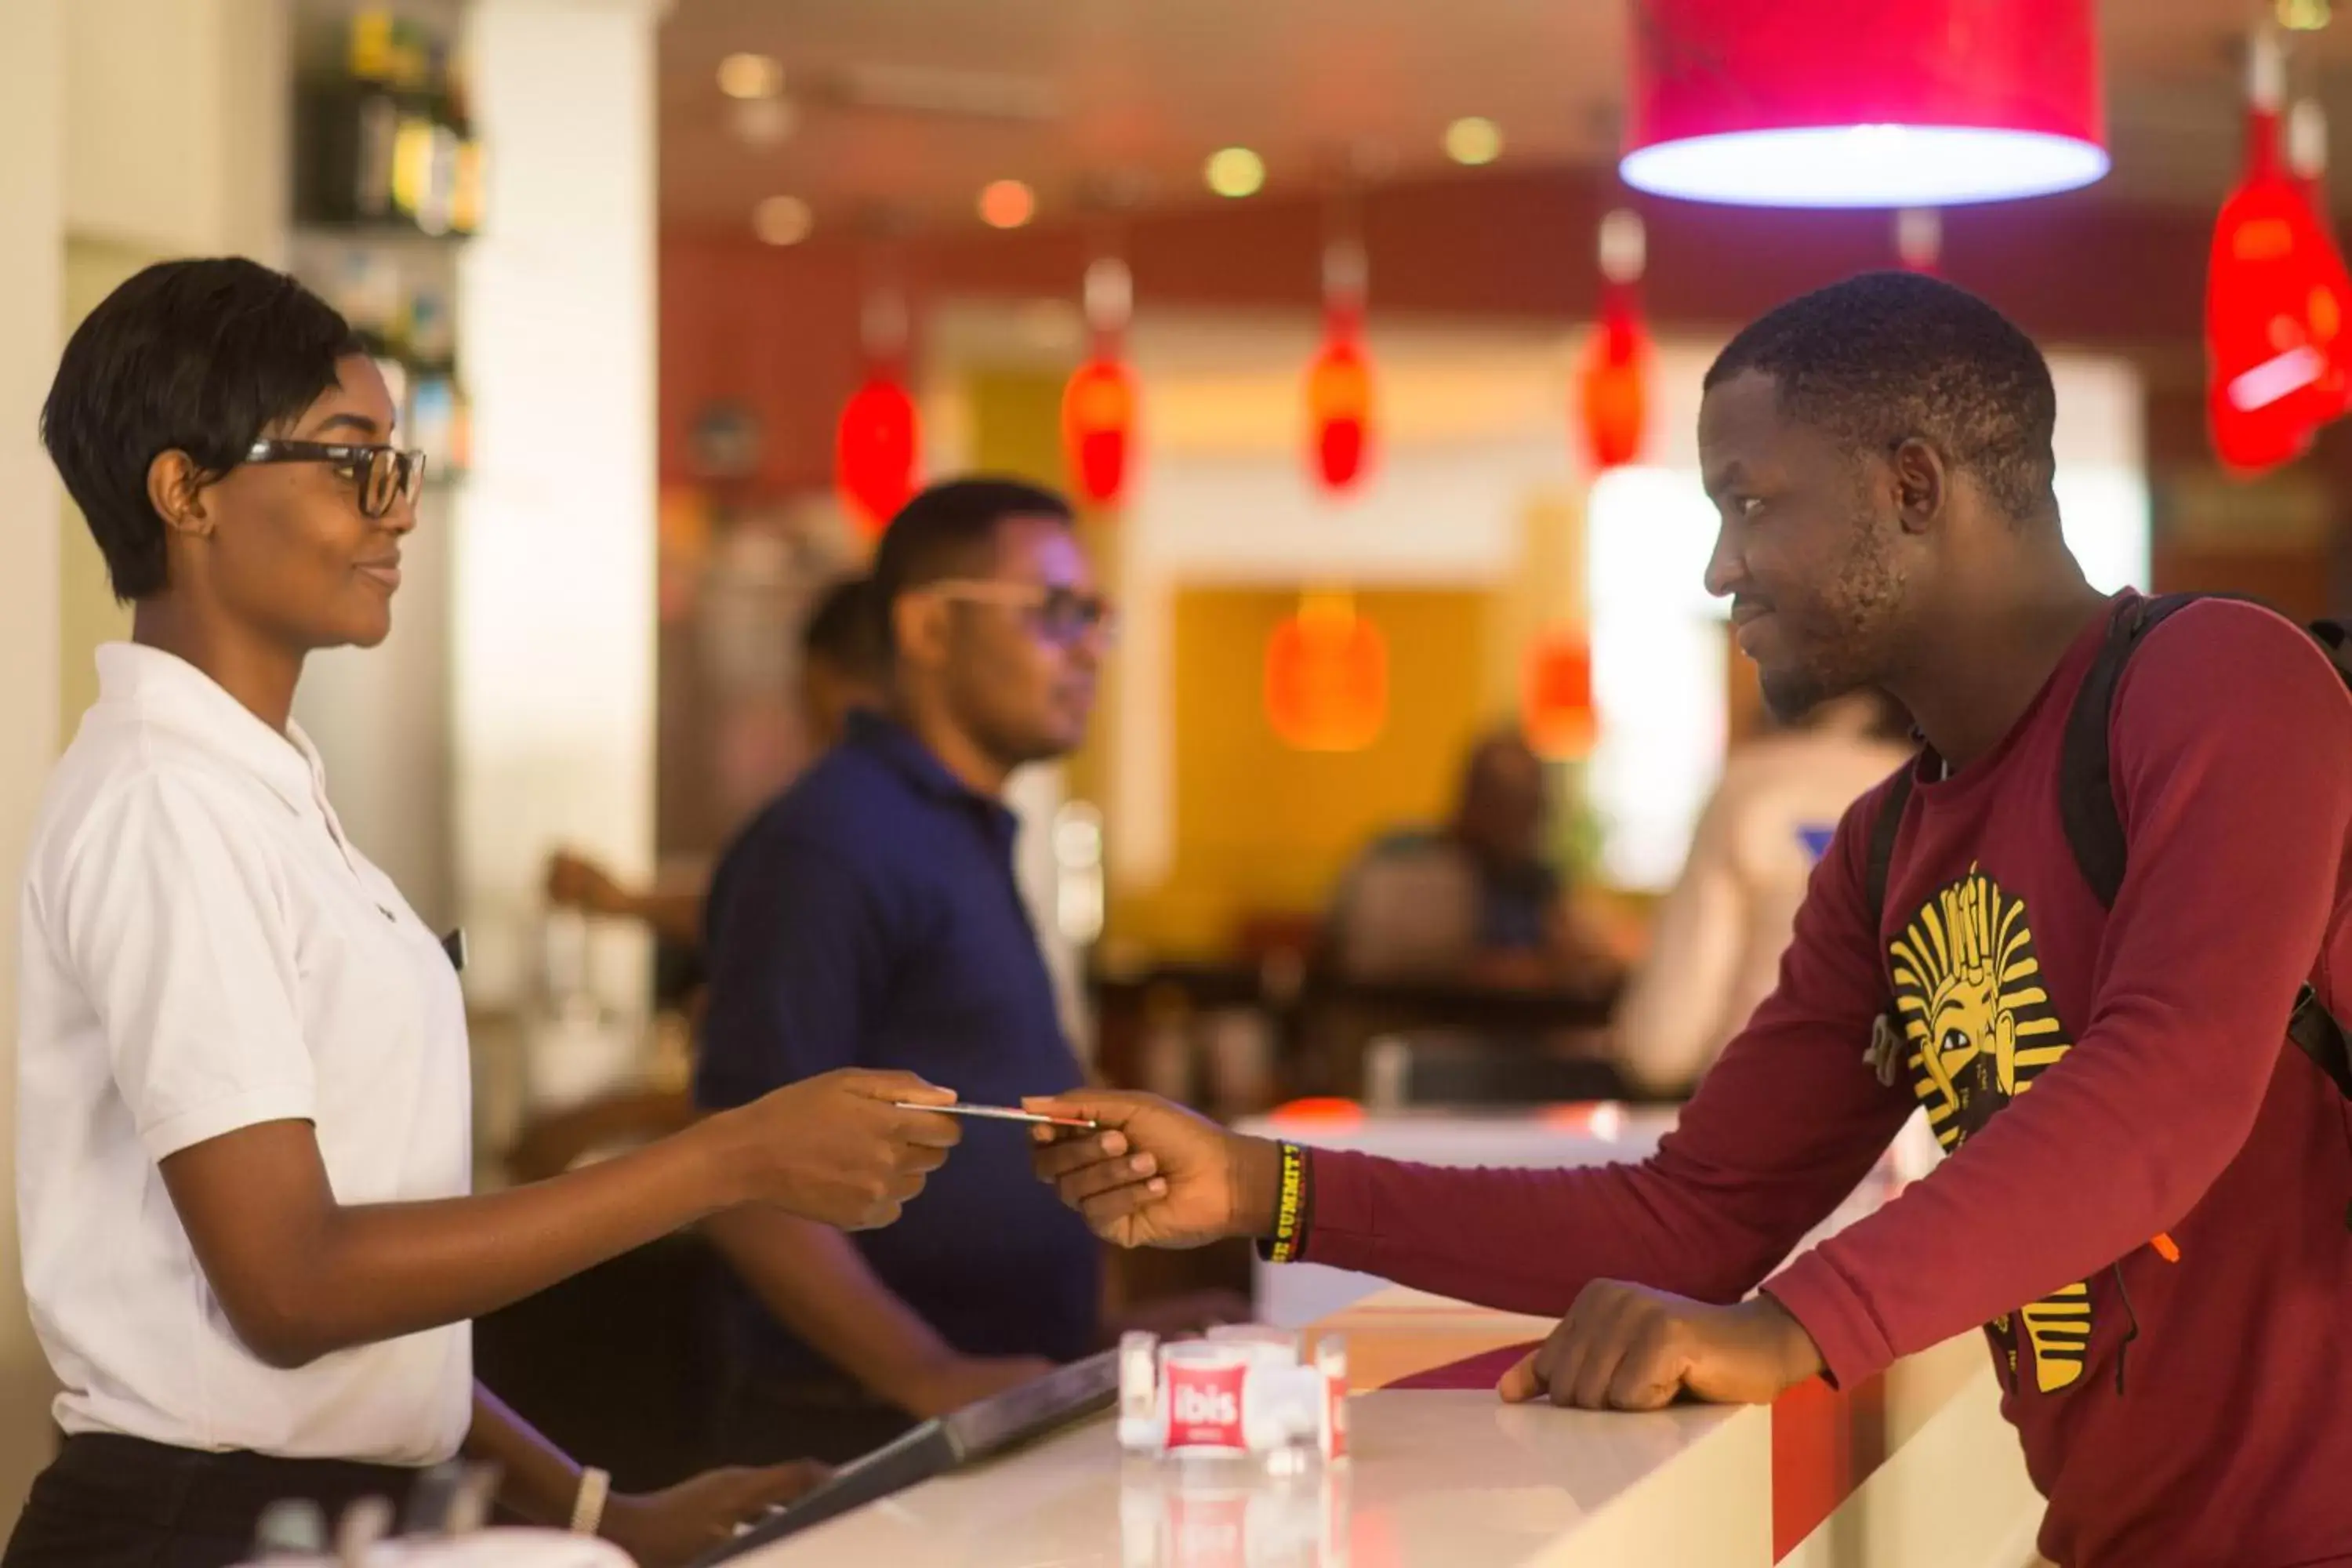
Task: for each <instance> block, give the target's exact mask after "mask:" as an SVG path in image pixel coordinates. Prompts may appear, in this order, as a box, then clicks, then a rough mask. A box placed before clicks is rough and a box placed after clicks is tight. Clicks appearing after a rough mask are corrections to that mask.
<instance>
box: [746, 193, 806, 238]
mask: <svg viewBox="0 0 2352 1568" xmlns="http://www.w3.org/2000/svg"><path fill="white" fill-rule="evenodd" d="M815 227H816V214H814V212H811V211H810V210H809V205H808V203H806V202H804V201H803V200H801V199H800V197H798V196H770V197H768V198H767V199H766V200H765V201H763V202H761V204H760V205H758V206H755V207H753V208H752V209H751V231H752V232H753V233H754V234H757V235H758V236H759V237H761V239H762V240H764V241H766V242H767V243H768V244H770V245H798V244H799V243H800V242H801V241H802V240H804V239H806V238H807V237H809V233H810V231H811V230H813V229H814V228H815Z"/></svg>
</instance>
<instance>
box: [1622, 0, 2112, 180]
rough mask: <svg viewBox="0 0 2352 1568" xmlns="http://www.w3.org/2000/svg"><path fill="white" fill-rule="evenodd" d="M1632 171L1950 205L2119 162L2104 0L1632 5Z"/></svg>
mask: <svg viewBox="0 0 2352 1568" xmlns="http://www.w3.org/2000/svg"><path fill="white" fill-rule="evenodd" d="M1627 110H1628V112H1627V119H1626V132H1627V134H1626V141H1625V145H1626V153H1625V156H1624V160H1623V162H1622V164H1621V165H1620V173H1621V174H1622V175H1623V177H1624V180H1625V183H1626V184H1629V185H1632V186H1633V187H1634V188H1635V189H1637V190H1643V191H1648V192H1651V193H1652V194H1654V195H1667V196H1681V197H1685V198H1687V199H1689V200H1694V201H1708V202H1731V203H1738V204H1740V205H1751V206H1872V207H1905V206H1941V205H1948V204H1951V203H1954V202H1975V201H1997V200H2001V199H2004V198H2008V197H2013V196H2030V195H2042V194H2043V193H2046V192H2050V191H2063V190H2069V189H2072V188H2073V187H2074V186H2077V185H2085V184H2090V183H2091V182H2092V181H2094V180H2096V179H2098V178H2099V177H2100V176H2101V175H2103V174H2105V173H2106V172H2107V154H2106V150H2105V144H2104V142H2105V109H2104V106H2103V104H2102V101H2101V98H2100V90H2099V56H2098V32H2097V27H2096V18H2095V6H2094V5H2093V0H1772V3H1771V4H1769V5H1764V4H1759V0H1637V3H1636V4H1635V5H1634V7H1633V90H1632V92H1631V93H1630V94H1629V95H1628V103H1627Z"/></svg>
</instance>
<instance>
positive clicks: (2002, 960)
mask: <svg viewBox="0 0 2352 1568" xmlns="http://www.w3.org/2000/svg"><path fill="white" fill-rule="evenodd" d="M1888 953H1889V957H1890V958H1891V959H1892V961H1893V962H1892V964H1891V969H1892V972H1893V975H1894V981H1895V1016H1896V1018H1897V1019H1898V1021H1899V1022H1900V1023H1901V1025H1902V1026H1903V1037H1904V1042H1905V1047H1906V1052H1907V1055H1906V1058H1905V1059H1906V1062H1907V1064H1908V1065H1909V1067H1910V1069H1911V1085H1912V1088H1913V1089H1914V1090H1916V1092H1917V1094H1918V1096H1919V1100H1920V1103H1921V1104H1923V1105H1925V1106H1926V1107H1927V1121H1928V1125H1929V1126H1931V1127H1932V1128H1934V1129H1935V1132H1936V1137H1937V1141H1938V1142H1941V1143H1942V1144H1943V1146H1944V1148H1945V1150H1946V1152H1951V1151H1954V1150H1957V1149H1958V1148H1959V1146H1960V1145H1961V1144H1962V1143H1965V1142H1968V1140H1969V1137H1970V1136H1971V1135H1972V1134H1974V1133H1976V1132H1977V1131H1980V1130H1981V1129H1982V1128H1983V1127H1984V1125H1985V1124H1986V1123H1987V1122H1988V1121H1991V1120H1992V1118H1993V1116H1994V1115H1995V1113H1997V1112H1998V1111H2000V1109H2001V1108H2002V1107H2003V1106H2005V1105H2007V1104H2008V1103H2009V1102H2010V1100H2012V1099H2014V1098H2015V1097H2016V1096H2018V1095H2021V1094H2022V1093H2024V1092H2025V1091H2026V1090H2027V1089H2031V1088H2032V1087H2033V1080H2034V1079H2036V1078H2038V1077H2039V1076H2041V1074H2042V1070H2043V1069H2044V1068H2048V1067H2049V1066H2050V1065H2051V1064H2052V1063H2053V1062H2055V1061H2056V1060H2058V1058H2061V1057H2063V1056H2064V1055H2065V1054H2066V1052H2067V1050H2068V1048H2069V1047H2071V1046H2072V1044H2073V1042H2072V1041H2070V1040H2068V1039H2067V1038H2066V1032H2065V1026H2064V1025H2063V1024H2062V1023H2061V1022H2060V1021H2059V1018H2058V1016H2057V1014H2056V1012H2055V1011H2054V1010H2053V1008H2052V1006H2051V1005H2050V994H2049V993H2048V992H2047V991H2046V990H2045V989H2044V988H2043V986H2042V965H2041V963H2040V961H2039V960H2038V959H2036V958H2035V956H2034V952H2033V932H2032V928H2031V926H2030V925H2029V923H2028V921H2027V917H2026V912H2025V901H2024V900H2022V899H2019V898H2016V897H2014V896H2012V895H2011V894H2010V893H2007V892H2004V891H2003V890H2002V889H2001V886H2000V883H1998V882H1996V881H1994V880H1993V879H1991V878H1990V877H1988V876H1986V875H1985V874H1984V873H1983V871H1981V870H1980V869H1979V868H1977V867H1975V866H1970V867H1969V871H1968V875H1966V876H1965V877H1962V878H1960V879H1958V881H1955V882H1952V883H1949V884H1948V885H1946V886H1945V887H1943V888H1940V889H1937V892H1936V893H1935V895H1934V896H1933V897H1932V898H1930V899H1929V900H1927V903H1925V904H1924V905H1922V906H1921V907H1920V910H1919V912H1918V914H1917V915H1916V917H1914V918H1913V920H1912V921H1911V923H1910V925H1909V926H1908V927H1907V928H1906V930H1905V931H1904V932H1903V934H1902V935H1901V936H1898V937H1896V938H1895V940H1894V942H1893V943H1892V944H1891V945H1890V947H1889V949H1888ZM2020 1315H2021V1317H2023V1318H2024V1320H2025V1331H2026V1335H2027V1337H2028V1339H2030V1340H2031V1341H2032V1345H2033V1376H2034V1383H2035V1385H2036V1386H2037V1387H2039V1388H2040V1389H2041V1390H2042V1393H2044V1394H2050V1393H2054V1392H2055V1391H2057V1390H2059V1389H2062V1388H2067V1387H2070V1386H2072V1385H2073V1384H2074V1383H2075V1381H2076V1380H2077V1379H2079V1378H2081V1376H2082V1375H2083V1357H2084V1350H2085V1348H2086V1347H2087V1346H2088V1344H2089V1343H2090V1338H2091V1296H2090V1290H2089V1289H2088V1288H2087V1287H2086V1286H2085V1285H2083V1284H2080V1283H2077V1284H2074V1285H2069V1286H2067V1287H2066V1288H2065V1289H2062V1290H2058V1291H2055V1292H2053V1294H2051V1295H2049V1296H2047V1297H2044V1298H2043V1299H2042V1300H2039V1301H2036V1302H2034V1303H2033V1304H2032V1306H2030V1307H2027V1308H2026V1309H2025V1310H2023V1312H2022V1313H2021V1314H2020ZM1990 1330H1991V1332H1992V1336H1993V1341H1994V1342H1995V1344H1996V1345H1998V1346H1999V1347H2000V1349H2001V1350H2002V1352H2004V1353H2005V1355H2006V1356H2007V1358H2008V1362H2009V1366H2010V1369H2011V1373H2014V1372H2015V1371H2016V1368H2017V1336H2016V1331H2015V1329H2014V1328H2013V1327H2012V1326H2011V1322H2010V1321H2009V1319H2007V1318H2006V1317H2004V1318H2000V1319H1998V1320H1996V1321H1994V1322H1993V1323H1992V1324H1991V1325H1990Z"/></svg>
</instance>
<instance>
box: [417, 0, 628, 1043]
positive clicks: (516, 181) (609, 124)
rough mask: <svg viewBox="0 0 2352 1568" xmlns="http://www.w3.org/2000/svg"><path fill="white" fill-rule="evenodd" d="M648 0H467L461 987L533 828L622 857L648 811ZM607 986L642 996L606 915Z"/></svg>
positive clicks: (504, 951) (523, 881) (485, 950)
mask: <svg viewBox="0 0 2352 1568" xmlns="http://www.w3.org/2000/svg"><path fill="white" fill-rule="evenodd" d="M663 8H664V7H663V5H662V4H661V0H478V3H477V4H476V5H474V6H473V7H472V10H471V13H470V16H469V20H468V26H469V32H470V49H469V52H468V57H467V63H468V66H469V68H470V71H471V76H470V79H469V84H470V87H471V89H472V94H473V102H474V112H475V117H476V121H477V127H478V131H479V132H480V133H481V136H482V138H483V141H484V143H485V145H486V146H487V148H488V192H487V200H486V207H485V220H484V229H483V232H482V234H481V236H480V237H478V238H477V239H475V240H474V241H473V242H472V243H471V245H470V246H469V247H467V254H466V257H465V258H464V261H463V262H462V264H461V268H460V274H459V279H460V281H459V289H458V308H457V327H458V333H459V363H461V365H462V366H463V367H464V371H465V374H466V376H467V383H468V385H469V387H470V390H471V392H472V395H473V397H474V404H475V410H474V417H475V430H474V465H475V467H474V473H473V476H472V478H471V479H469V480H468V481H467V485H466V487H465V489H464V491H463V493H462V495H461V497H460V499H459V502H458V507H457V531H456V536H455V540H454V547H455V552H456V558H455V562H454V588H455V598H454V605H453V615H452V617H451V619H452V626H451V630H452V636H453V637H454V648H453V658H452V680H453V683H454V688H455V692H456V739H455V745H454V752H453V758H452V761H453V764H454V769H455V774H456V809H455V819H456V832H457V895H458V900H459V909H460V912H461V914H462V916H463V918H464V919H465V921H466V924H467V932H468V936H469V939H470V941H471V945H472V951H473V962H474V968H473V970H472V971H471V972H470V973H468V975H467V994H468V997H469V999H470V1000H471V1001H472V1003H473V1004H474V1005H476V1006H478V1007H493V1008H497V1007H504V1006H509V1005H513V1004H514V1003H516V1002H517V1001H519V1000H520V999H521V998H522V997H523V995H524V994H525V991H524V984H525V981H526V979H527V977H528V975H529V973H530V971H529V968H528V961H529V958H530V954H529V952H528V951H527V942H526V938H527V937H528V935H529V933H530V930H531V921H532V918H533V911H534V910H535V909H536V907H537V883H538V879H539V872H540V868H541V864H542V863H543V860H544V858H545V855H546V852H547V851H548V849H549V848H550V847H552V846H553V845H555V844H557V843H559V842H562V843H565V844H570V845H572V846H575V847H580V848H582V849H583V850H586V851H588V852H590V853H593V854H594V855H596V856H599V857H601V858H604V859H606V860H608V861H610V862H611V863H613V864H614V866H615V867H616V868H619V869H620V870H621V871H623V872H624V873H625V874H627V875H630V876H642V875H644V874H645V873H646V872H647V871H648V870H649V869H650V868H651V865H652V859H653V853H652V852H653V831H654V809H653V807H654V798H653V791H654V649H655V636H654V633H655V626H654V622H655V603H654V563H655V537H654V524H655V495H654V488H655V479H654V443H655V430H654V420H655V393H654V253H655V250H654V246H655V234H654V224H655V216H654V65H655V59H654V49H655V37H654V35H655V28H656V24H657V22H658V20H659V16H660V13H661V11H662V9H663ZM611 940H612V942H613V945H612V946H611V947H610V948H607V949H606V950H604V951H603V952H600V954H599V963H598V970H597V977H598V980H599V983H600V986H599V988H600V990H602V991H603V992H604V996H605V1000H606V1001H607V1002H608V1003H610V1004H611V1005H614V1006H615V1007H619V1008H623V1009H634V1010H635V1011H638V1012H640V1013H641V1012H642V1009H643V1005H644V1004H643V991H644V983H643V980H644V952H645V949H644V944H643V942H642V940H641V939H636V938H634V937H632V936H631V935H630V934H629V933H625V932H615V933H611Z"/></svg>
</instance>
